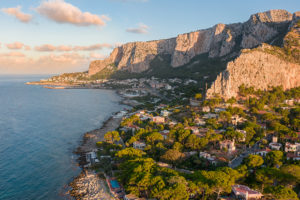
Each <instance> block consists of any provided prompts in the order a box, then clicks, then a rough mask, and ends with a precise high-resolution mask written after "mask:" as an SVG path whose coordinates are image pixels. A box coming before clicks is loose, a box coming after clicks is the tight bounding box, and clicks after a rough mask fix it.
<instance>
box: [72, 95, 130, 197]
mask: <svg viewBox="0 0 300 200" xmlns="http://www.w3.org/2000/svg"><path fill="white" fill-rule="evenodd" d="M120 104H123V105H127V106H134V105H135V104H136V103H135V102H131V100H128V99H123V100H122V101H121V102H120ZM114 115H115V114H112V116H111V117H110V118H108V119H107V120H106V121H105V122H104V123H103V124H102V126H101V127H100V128H99V129H95V130H92V131H89V132H87V133H85V134H84V136H83V139H82V142H81V144H80V145H79V147H77V149H76V151H75V152H74V153H75V154H77V155H78V156H79V157H78V164H79V166H80V167H81V169H82V172H81V173H80V175H79V176H77V177H76V178H74V180H73V181H72V182H71V183H69V186H70V187H71V189H70V190H69V191H68V192H67V195H70V196H71V197H73V198H74V199H76V200H96V199H97V200H98V199H103V200H104V199H106V200H110V199H115V198H114V197H113V196H112V195H111V193H110V191H109V189H108V187H107V185H106V182H105V179H103V178H101V177H100V176H99V175H98V174H97V173H96V172H95V171H94V170H92V169H88V168H85V165H86V164H87V162H86V157H85V155H86V153H87V152H91V151H93V150H95V149H96V148H97V146H96V142H98V141H103V140H104V135H105V133H107V132H109V131H113V130H115V129H117V128H118V127H119V125H120V123H121V121H122V118H115V117H114Z"/></svg>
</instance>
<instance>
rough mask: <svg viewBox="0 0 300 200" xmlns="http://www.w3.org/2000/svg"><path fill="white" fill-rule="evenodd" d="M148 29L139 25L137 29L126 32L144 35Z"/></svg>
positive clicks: (129, 29) (143, 25)
mask: <svg viewBox="0 0 300 200" xmlns="http://www.w3.org/2000/svg"><path fill="white" fill-rule="evenodd" d="M149 29H150V28H149V26H147V25H145V24H142V23H140V24H139V26H138V27H137V28H128V29H126V31H127V32H129V33H136V34H146V33H148V31H149Z"/></svg>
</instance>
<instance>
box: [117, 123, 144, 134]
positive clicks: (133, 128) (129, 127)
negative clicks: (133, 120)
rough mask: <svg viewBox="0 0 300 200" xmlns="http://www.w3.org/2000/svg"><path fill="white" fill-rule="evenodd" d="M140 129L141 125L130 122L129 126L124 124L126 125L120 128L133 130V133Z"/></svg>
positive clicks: (121, 129)
mask: <svg viewBox="0 0 300 200" xmlns="http://www.w3.org/2000/svg"><path fill="white" fill-rule="evenodd" d="M139 129H140V127H139V126H137V125H133V124H130V125H128V126H124V127H122V128H120V131H124V132H128V131H131V132H132V133H135V132H136V131H137V130H139Z"/></svg>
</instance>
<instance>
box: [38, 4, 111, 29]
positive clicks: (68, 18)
mask: <svg viewBox="0 0 300 200" xmlns="http://www.w3.org/2000/svg"><path fill="white" fill-rule="evenodd" d="M36 11H37V12H38V13H39V14H41V15H43V16H45V17H47V18H48V19H51V20H53V21H55V22H57V23H69V24H74V25H77V26H90V25H96V26H104V25H105V24H106V21H109V20H110V18H109V17H107V16H105V15H102V16H99V15H95V14H91V13H89V12H82V11H81V10H80V9H79V8H77V7H75V6H73V5H72V4H69V3H66V2H65V1H64V0H48V1H43V2H42V3H41V4H40V5H39V7H37V8H36Z"/></svg>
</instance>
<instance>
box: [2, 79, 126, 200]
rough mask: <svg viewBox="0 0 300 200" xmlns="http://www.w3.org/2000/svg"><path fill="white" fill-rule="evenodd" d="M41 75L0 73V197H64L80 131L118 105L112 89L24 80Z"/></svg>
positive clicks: (4, 199)
mask: <svg viewBox="0 0 300 200" xmlns="http://www.w3.org/2000/svg"><path fill="white" fill-rule="evenodd" d="M45 77H47V76H0V200H27V199H30V200H38V199H43V200H45V199H50V200H51V199H54V200H57V199H58V200H59V199H67V197H66V196H65V195H64V193H65V188H64V186H66V185H67V184H68V183H69V182H70V181H71V180H72V178H73V177H75V176H76V175H78V174H79V173H80V169H79V167H78V166H77V163H76V155H74V154H73V151H74V150H75V149H76V147H77V146H78V145H79V144H80V141H81V139H82V136H83V135H84V133H85V132H87V131H90V130H93V129H95V128H99V127H100V126H101V124H102V123H103V122H104V121H105V120H106V119H107V118H109V116H110V115H111V114H112V113H113V112H117V111H119V110H121V109H123V108H124V106H122V105H120V104H119V101H120V100H121V99H120V97H119V96H117V95H116V94H115V92H114V91H110V90H99V89H76V90H75V89H73V90H51V89H45V88H43V87H42V86H35V85H25V84H24V83H25V82H27V81H36V80H40V79H41V78H45Z"/></svg>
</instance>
